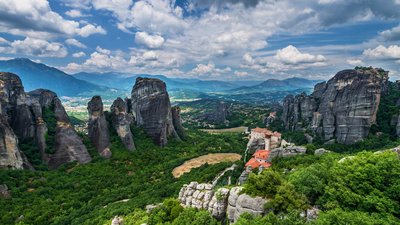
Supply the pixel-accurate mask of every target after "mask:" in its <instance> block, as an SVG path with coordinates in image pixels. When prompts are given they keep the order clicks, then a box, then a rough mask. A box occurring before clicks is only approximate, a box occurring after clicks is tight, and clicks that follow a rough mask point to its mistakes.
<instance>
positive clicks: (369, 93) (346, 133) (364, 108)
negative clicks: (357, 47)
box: [282, 68, 388, 144]
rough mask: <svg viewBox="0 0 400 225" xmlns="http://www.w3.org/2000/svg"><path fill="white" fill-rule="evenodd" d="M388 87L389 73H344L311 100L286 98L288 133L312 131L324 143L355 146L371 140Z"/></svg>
mask: <svg viewBox="0 0 400 225" xmlns="http://www.w3.org/2000/svg"><path fill="white" fill-rule="evenodd" d="M387 85H388V72H387V71H384V70H382V69H374V68H360V69H354V70H343V71H340V72H338V73H337V74H336V75H335V76H334V77H333V78H332V79H330V80H329V81H328V82H322V83H320V84H317V85H316V86H315V87H314V92H313V93H312V94H311V95H309V96H308V95H306V94H304V93H303V94H300V95H297V96H295V97H294V96H291V95H289V96H287V97H286V98H285V99H284V102H283V114H282V120H283V122H284V124H285V127H286V129H289V130H303V129H304V130H305V129H308V128H310V129H311V130H312V131H313V132H314V133H318V134H320V135H321V136H322V137H323V138H324V139H325V140H331V139H336V141H337V142H339V143H343V144H352V143H355V142H357V141H360V140H363V139H364V138H365V137H367V136H368V134H369V129H370V127H371V125H372V124H374V123H375V122H376V114H377V111H378V107H379V103H380V97H381V94H382V93H385V92H386V91H387Z"/></svg>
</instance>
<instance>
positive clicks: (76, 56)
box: [72, 52, 86, 58]
mask: <svg viewBox="0 0 400 225" xmlns="http://www.w3.org/2000/svg"><path fill="white" fill-rule="evenodd" d="M84 56H86V54H85V53H84V52H76V53H74V54H72V57H74V58H80V57H84Z"/></svg>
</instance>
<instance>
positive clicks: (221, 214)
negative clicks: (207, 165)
mask: <svg viewBox="0 0 400 225" xmlns="http://www.w3.org/2000/svg"><path fill="white" fill-rule="evenodd" d="M240 191H241V187H233V188H232V189H230V190H229V189H227V188H219V189H218V190H216V191H214V190H213V186H212V185H211V184H199V183H197V182H191V183H190V184H188V185H183V187H182V189H181V190H180V192H179V197H178V199H179V201H180V202H181V203H182V204H183V205H184V206H186V207H195V208H198V209H205V210H208V211H209V212H210V213H211V214H212V215H213V216H214V217H215V218H217V219H219V220H223V219H225V218H228V220H229V222H231V223H234V222H236V220H237V219H238V218H239V216H240V214H242V213H244V212H248V213H250V214H252V215H254V216H258V215H262V214H264V204H265V203H266V200H265V199H263V198H260V197H255V198H253V197H250V196H248V195H246V194H240Z"/></svg>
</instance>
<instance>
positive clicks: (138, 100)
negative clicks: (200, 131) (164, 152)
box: [131, 77, 179, 146]
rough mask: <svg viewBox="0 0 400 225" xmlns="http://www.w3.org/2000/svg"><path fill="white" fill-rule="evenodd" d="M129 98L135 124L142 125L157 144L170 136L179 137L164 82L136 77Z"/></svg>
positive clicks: (166, 141)
mask: <svg viewBox="0 0 400 225" xmlns="http://www.w3.org/2000/svg"><path fill="white" fill-rule="evenodd" d="M131 99H132V113H133V115H134V117H135V119H136V124H137V125H138V126H142V127H143V128H144V130H145V131H146V133H147V134H148V135H149V136H150V137H151V138H152V139H153V140H154V142H155V143H156V144H157V145H160V146H165V145H166V144H167V143H168V138H169V137H171V136H173V137H175V138H178V139H179V136H178V134H177V132H176V130H175V127H174V124H173V120H172V112H171V103H170V101H169V95H168V92H167V89H166V85H165V83H164V82H162V81H161V80H159V79H153V78H141V77H139V78H137V79H136V83H135V86H134V87H133V89H132V98H131Z"/></svg>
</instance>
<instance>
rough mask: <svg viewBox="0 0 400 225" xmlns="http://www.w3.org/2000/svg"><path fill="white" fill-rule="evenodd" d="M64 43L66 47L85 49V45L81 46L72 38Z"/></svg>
mask: <svg viewBox="0 0 400 225" xmlns="http://www.w3.org/2000/svg"><path fill="white" fill-rule="evenodd" d="M65 43H67V44H68V45H72V46H75V47H78V48H87V47H86V45H84V44H82V43H81V42H80V41H78V40H76V39H74V38H69V39H67V40H65Z"/></svg>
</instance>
